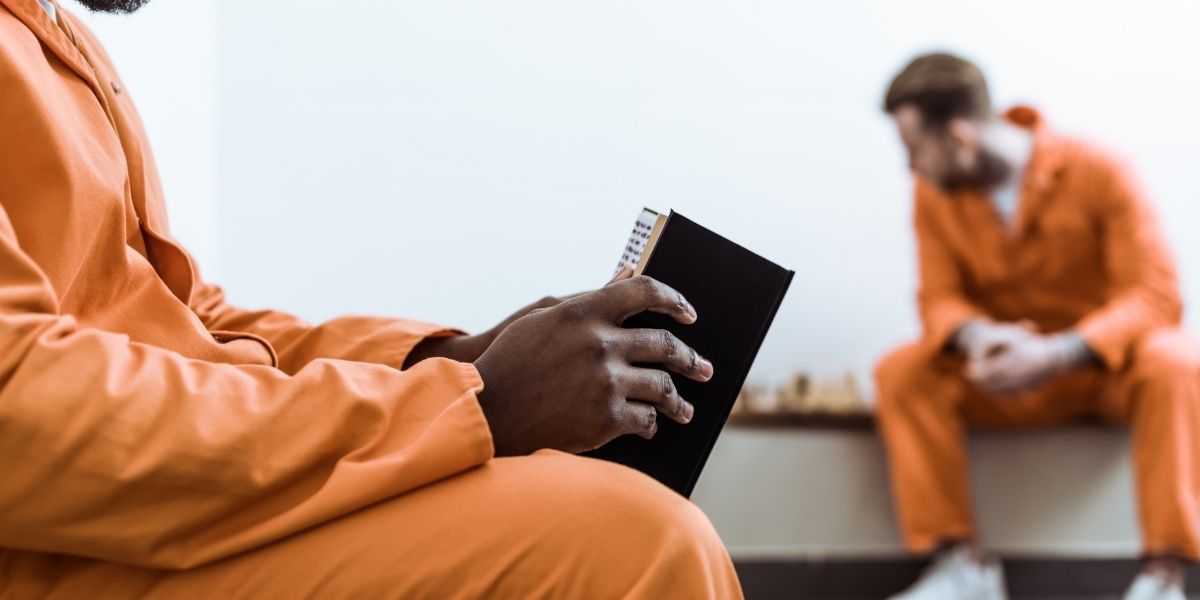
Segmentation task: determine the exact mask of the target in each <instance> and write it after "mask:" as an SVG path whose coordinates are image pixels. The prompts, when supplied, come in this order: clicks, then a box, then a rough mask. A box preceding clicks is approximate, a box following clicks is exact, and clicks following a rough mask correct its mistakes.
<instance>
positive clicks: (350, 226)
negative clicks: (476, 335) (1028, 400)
mask: <svg viewBox="0 0 1200 600" xmlns="http://www.w3.org/2000/svg"><path fill="white" fill-rule="evenodd" d="M67 6H68V8H73V9H75V10H76V11H77V12H79V11H81V9H78V8H77V7H73V6H71V5H69V4H67ZM1198 13H1200V8H1198V5H1196V4H1194V3H1188V2H1138V3H1130V2H1095V1H1089V2H1083V1H1076V2H1053V3H1048V2H1034V1H1028V0H1022V1H1009V2H1004V3H999V2H996V3H990V4H979V3H962V2H952V1H948V0H939V1H923V2H904V3H896V2H885V1H877V2H823V3H816V2H795V1H762V2H745V1H734V0H724V1H714V0H688V1H682V0H680V1H671V2H645V1H641V2H635V1H609V2H590V3H584V2H562V1H551V0H510V1H507V2H465V1H446V2H407V1H405V2H387V1H383V0H377V1H371V0H342V1H340V2H336V3H335V2H315V1H311V0H309V1H300V0H296V1H292V2H280V1H276V2H265V1H263V2H241V1H234V0H190V1H188V0H154V1H152V2H151V3H150V4H149V6H148V7H147V8H146V9H144V10H143V11H142V12H140V13H138V14H137V15H134V16H133V17H129V18H124V17H118V18H114V17H95V18H89V20H90V22H92V23H93V24H94V25H95V27H96V29H97V33H98V34H99V35H100V36H101V38H102V39H103V40H105V41H106V42H107V44H108V46H109V49H110V51H111V53H112V54H113V56H114V58H115V60H116V61H117V63H118V66H119V67H122V69H123V72H124V78H125V80H126V82H127V83H128V86H129V88H130V89H131V90H132V91H133V94H134V95H135V98H136V99H137V100H138V102H139V105H140V107H141V110H142V113H143V117H144V118H145V120H146V124H147V127H148V129H149V130H150V135H151V138H152V141H153V144H154V147H155V149H156V151H157V154H158V159H159V164H160V166H161V167H162V171H163V173H162V174H163V178H164V183H165V186H166V190H167V194H168V199H169V203H170V206H171V210H172V211H173V215H172V216H173V220H174V229H175V231H176V233H177V235H178V236H179V237H180V238H182V239H183V240H184V241H185V242H187V243H188V244H189V245H190V246H191V248H192V249H193V251H194V252H195V253H196V255H197V256H198V258H199V260H200V263H201V265H202V266H203V267H204V269H205V273H206V274H207V275H208V276H210V277H212V278H214V279H216V280H218V281H219V282H221V283H222V284H223V285H224V286H225V287H226V289H227V291H228V292H229V295H230V297H231V298H232V299H233V300H234V301H236V302H239V303H242V304H245V305H248V306H272V307H282V308H285V309H288V310H291V311H294V312H296V313H298V314H300V315H303V316H305V317H307V318H310V319H313V320H318V319H322V318H325V317H329V316H333V315H336V314H340V313H346V312H370V313H383V314H403V315H406V316H411V317H416V318H422V319H426V320H434V321H440V322H446V323H450V324H456V325H460V326H462V327H465V328H467V329H471V330H476V329H481V328H485V327H488V326H490V325H491V324H493V323H494V322H496V321H498V320H500V319H501V318H502V317H503V316H505V315H506V314H507V313H508V312H509V311H511V310H512V309H515V308H517V307H518V306H520V305H522V304H525V303H526V302H529V301H532V300H534V299H536V298H538V297H540V296H542V295H544V294H546V293H566V292H572V291H576V290H580V289H583V288H587V287H590V286H595V285H597V284H599V283H601V282H603V281H604V280H605V279H606V277H607V276H608V275H609V273H610V272H611V269H612V267H613V265H614V264H615V262H616V260H617V259H618V258H619V255H620V252H621V249H622V247H623V243H624V241H625V238H626V236H627V235H628V230H629V229H630V227H631V226H632V223H633V219H634V218H635V217H636V215H637V212H638V210H639V209H640V208H641V207H642V206H643V205H647V206H651V207H656V208H660V209H668V208H674V209H675V210H678V211H680V212H683V213H684V214H686V215H688V216H689V217H692V218H693V219H696V220H698V221H700V222H701V223H704V224H706V225H707V226H709V227H710V228H712V229H715V230H717V231H718V232H720V233H723V234H725V235H726V236H728V237H731V238H733V239H735V240H738V241H740V242H742V243H743V244H744V245H746V246H748V247H750V248H751V249H753V250H756V251H758V252H760V253H762V254H764V255H766V256H767V257H769V258H772V259H774V260H775V261H777V262H780V263H782V264H784V265H786V266H788V267H791V268H793V269H795V270H796V271H797V277H796V280H795V283H794V284H793V287H792V291H791V294H790V296H789V298H788V300H787V302H786V304H785V306H784V307H783V309H782V310H781V311H780V313H779V316H778V319H777V321H776V324H775V327H774V329H773V331H772V333H771V335H770V337H769V338H768V341H767V343H766V345H765V346H764V348H763V350H762V354H761V356H760V360H759V363H758V365H757V366H756V370H755V373H754V374H753V375H752V379H755V380H758V381H766V380H778V379H781V378H783V377H785V376H787V375H788V374H789V373H790V372H791V371H792V370H794V369H798V368H801V369H807V370H813V371H816V372H818V373H822V374H830V375H833V374H838V373H840V372H841V371H843V370H846V369H852V370H854V371H856V372H858V373H859V374H860V375H866V374H867V373H868V372H869V367H870V365H871V363H872V362H873V360H874V359H875V358H877V357H878V356H879V355H880V354H881V353H882V352H884V351H885V350H886V349H887V348H888V347H889V346H891V345H894V344H896V343H899V342H901V341H903V340H905V339H907V338H911V337H913V336H915V335H916V334H917V324H916V320H915V314H914V310H913V305H912V298H911V296H912V292H913V287H914V281H913V279H914V269H913V258H912V251H913V249H912V239H911V231H910V227H909V222H908V220H909V203H910V197H909V191H910V181H909V176H908V174H907V173H906V172H905V169H904V164H905V163H904V157H903V155H902V152H901V149H900V146H899V145H898V143H897V141H896V140H895V134H894V132H893V131H892V129H891V127H890V124H889V122H888V121H887V119H886V118H885V117H884V116H883V115H882V114H881V113H880V111H879V104H880V97H881V94H882V92H883V88H884V86H885V85H886V83H887V80H888V79H889V77H890V76H891V75H892V74H893V73H894V72H895V71H896V70H897V69H898V68H899V67H901V66H902V65H903V63H904V62H905V61H906V60H907V59H908V58H910V57H911V56H912V55H913V54H914V53H916V52H919V51H923V50H929V49H951V50H955V51H958V52H961V53H963V54H965V55H966V56H968V57H970V58H972V59H975V60H977V61H978V62H979V63H980V64H981V65H982V66H983V67H984V68H985V70H986V72H987V74H988V75H989V76H990V79H991V80H992V83H993V90H994V92H995V95H996V97H997V100H998V102H999V103H1000V104H1007V103H1010V102H1013V101H1031V102H1034V103H1035V104H1036V105H1037V106H1039V107H1041V108H1042V109H1044V111H1045V112H1046V113H1047V114H1048V116H1049V117H1050V118H1051V119H1052V122H1053V123H1055V124H1057V125H1058V126H1059V127H1060V128H1061V129H1064V130H1067V131H1070V132H1075V133H1080V134H1083V135H1085V136H1086V137H1088V138H1091V139H1093V140H1097V141H1099V142H1102V143H1103V144H1104V145H1106V146H1108V147H1111V148H1114V149H1117V150H1118V151H1119V152H1120V153H1122V154H1124V155H1125V156H1128V157H1130V158H1132V159H1133V161H1134V162H1135V164H1137V165H1138V167H1139V171H1140V173H1141V174H1142V176H1143V177H1142V178H1143V180H1144V181H1145V182H1146V184H1147V187H1148V189H1149V190H1150V191H1151V192H1152V195H1153V196H1154V197H1155V198H1156V199H1157V201H1158V204H1159V206H1160V212H1161V213H1162V214H1163V216H1164V221H1165V223H1164V224H1165V228H1166V230H1167V232H1168V234H1169V236H1170V238H1171V239H1172V241H1173V242H1174V245H1175V248H1176V251H1177V254H1178V255H1179V258H1180V261H1181V263H1182V266H1183V275H1184V287H1185V290H1184V291H1185V295H1186V297H1187V298H1188V299H1195V298H1197V297H1198V296H1197V293H1196V292H1197V287H1198V286H1200V239H1197V237H1196V236H1194V235H1192V228H1193V223H1195V222H1196V221H1197V216H1198V215H1200V206H1198V204H1197V200H1200V181H1198V180H1197V177H1196V169H1195V163H1196V158H1195V150H1194V144H1195V140H1196V139H1197V138H1198V137H1200V115H1198V113H1197V110H1196V107H1197V106H1200V98H1198V97H1197V96H1198V95H1200V69H1196V68H1195V64H1194V63H1195V60H1194V58H1195V57H1196V56H1200V36H1196V35H1195V26H1196V23H1197V22H1200V19H1198V18H1197V17H1200V14H1198Z"/></svg>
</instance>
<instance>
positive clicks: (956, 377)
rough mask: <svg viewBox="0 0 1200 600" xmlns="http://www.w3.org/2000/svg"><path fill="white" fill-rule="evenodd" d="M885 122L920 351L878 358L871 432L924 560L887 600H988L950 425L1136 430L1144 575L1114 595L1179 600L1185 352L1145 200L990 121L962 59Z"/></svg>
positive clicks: (1088, 165) (963, 459)
mask: <svg viewBox="0 0 1200 600" xmlns="http://www.w3.org/2000/svg"><path fill="white" fill-rule="evenodd" d="M884 109H885V110H886V111H887V113H888V114H889V115H891V117H892V118H893V119H894V121H895V123H896V126H897V128H898V129H899V133H900V137H901V139H902V140H903V142H904V145H905V148H906V149H907V152H908V158H909V167H910V168H911V169H912V172H913V173H914V174H915V175H916V190H915V209H914V222H915V228H916V236H917V247H918V263H919V271H920V285H919V292H918V304H919V309H920V314H921V319H922V322H923V325H924V335H923V338H922V339H921V340H920V341H919V342H917V343H914V344H910V345H907V346H904V347H902V348H899V349H897V350H895V351H894V352H892V353H891V354H890V355H888V356H887V357H886V358H884V359H883V360H882V361H881V362H880V364H879V366H878V368H877V371H876V385H877V390H878V418H879V424H880V431H881V434H882V436H883V440H884V443H885V445H886V447H887V451H888V455H889V461H890V466H891V471H892V485H893V492H894V495H895V501H896V504H897V509H898V513H899V518H900V524H901V528H902V530H903V533H904V538H905V542H906V545H907V546H908V548H909V549H910V550H911V551H913V552H931V551H937V552H938V556H937V557H936V559H935V560H934V563H933V566H932V567H930V569H929V570H928V572H927V573H926V574H925V575H924V577H922V579H921V580H920V581H919V582H917V583H916V584H915V585H914V586H913V587H912V588H910V589H909V590H908V591H907V592H905V593H904V594H902V595H901V596H900V597H901V598H912V599H917V598H980V599H984V598H988V599H990V598H1003V597H1004V596H1005V592H1004V584H1003V575H1002V573H1001V570H1000V566H999V563H998V562H997V561H996V560H994V559H991V558H988V557H986V555H985V553H984V552H983V551H982V549H981V547H980V546H979V543H978V539H977V532H976V529H975V525H974V521H973V518H972V514H971V506H970V501H969V494H968V485H969V478H968V474H967V456H966V451H965V447H964V435H963V433H964V427H965V426H968V425H969V426H976V427H988V428H1004V427H1031V426H1039V425H1052V424H1058V423H1066V422H1070V421H1075V420H1078V419H1081V418H1086V417H1096V418H1100V419H1103V420H1105V421H1110V422H1115V423H1125V424H1128V425H1129V426H1130V427H1131V428H1132V431H1133V454H1134V456H1133V460H1134V470H1135V474H1136V480H1137V500H1138V505H1139V511H1138V515H1139V519H1140V523H1141V528H1142V532H1143V536H1144V556H1145V558H1146V561H1145V566H1144V568H1143V570H1142V571H1141V573H1140V574H1139V575H1138V577H1137V579H1136V580H1135V581H1134V582H1133V584H1132V585H1131V586H1130V588H1129V590H1128V592H1127V594H1126V598H1139V599H1141V598H1145V599H1150V598H1154V599H1159V598H1162V599H1166V598H1179V599H1182V598H1183V597H1184V596H1183V591H1182V590H1183V567H1184V564H1185V561H1194V560H1196V558H1197V557H1198V556H1200V537H1198V532H1197V499H1198V493H1200V490H1198V486H1200V478H1198V476H1200V474H1198V473H1197V465H1198V464H1200V463H1198V462H1197V461H1198V460H1200V459H1198V456H1200V445H1198V444H1197V432H1198V431H1200V429H1198V427H1200V377H1198V371H1197V369H1198V367H1200V346H1198V345H1197V344H1196V342H1195V340H1193V339H1192V338H1191V337H1189V336H1187V335H1185V334H1184V333H1183V332H1181V331H1180V330H1179V329H1178V326H1179V319H1180V313H1181V303H1180V299H1179V290H1178V284H1177V282H1176V274H1175V267H1174V264H1173V261H1172V258H1171V254H1170V251H1169V249H1168V248H1167V244H1166V242H1165V241H1164V239H1163V237H1162V235H1161V233H1160V232H1159V229H1158V226H1157V224H1156V223H1155V219H1154V216H1153V214H1152V212H1151V209H1150V206H1149V205H1148V203H1147V202H1146V200H1145V197H1144V196H1143V194H1142V193H1141V191H1140V190H1139V189H1138V188H1137V187H1136V186H1135V185H1134V183H1133V182H1132V181H1131V178H1130V176H1129V171H1128V170H1127V169H1125V168H1124V167H1122V166H1121V165H1119V164H1118V163H1117V162H1116V161H1114V160H1113V159H1112V158H1111V157H1109V156H1108V155H1106V154H1104V153H1102V152H1100V151H1098V150H1096V149H1095V148H1093V147H1090V146H1088V145H1086V144H1084V143H1081V142H1080V141H1078V140H1074V139H1070V138H1066V137H1063V136H1060V135H1057V134H1056V133H1054V132H1053V131H1052V130H1051V129H1050V128H1049V127H1048V126H1047V125H1046V124H1045V122H1044V121H1043V119H1042V117H1041V116H1040V115H1039V114H1038V113H1037V112H1036V111H1035V110H1033V109H1031V108H1028V107H1016V108H1013V109H1010V110H1009V111H1007V112H1005V113H1003V114H997V113H996V112H994V111H993V109H992V105H991V101H990V99H989V96H988V88H987V83H986V82H985V80H984V77H983V74H982V73H981V72H980V70H979V69H978V68H977V67H976V66H975V65H973V64H971V63H969V62H967V61H965V60H963V59H961V58H958V57H955V56H951V55H948V54H930V55H926V56H921V57H919V58H917V59H916V60H914V61H912V63H910V64H909V65H908V66H907V67H906V68H905V69H904V70H903V71H901V72H900V74H898V75H897V76H896V78H895V79H894V80H893V81H892V83H891V86H890V87H889V89H888V91H887V95H886V99H885V101H884ZM1014 492H1015V490H1014Z"/></svg>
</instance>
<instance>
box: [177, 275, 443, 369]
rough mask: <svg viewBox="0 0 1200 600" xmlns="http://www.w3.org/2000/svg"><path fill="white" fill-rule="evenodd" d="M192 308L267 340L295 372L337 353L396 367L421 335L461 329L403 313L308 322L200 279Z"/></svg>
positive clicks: (224, 326)
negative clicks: (237, 298)
mask: <svg viewBox="0 0 1200 600" xmlns="http://www.w3.org/2000/svg"><path fill="white" fill-rule="evenodd" d="M191 307H192V310H193V311H194V312H195V313H196V315H197V316H199V317H200V320H201V321H202V322H204V325H205V327H207V328H208V329H209V331H239V332H243V333H252V334H255V335H258V336H260V337H262V338H263V339H265V340H267V341H268V342H270V344H271V346H273V347H274V348H275V351H276V353H278V355H279V368H280V369H282V370H283V371H284V372H286V373H295V372H296V371H298V370H299V369H300V368H301V367H303V366H304V365H306V364H308V363H309V362H311V361H313V360H316V359H318V358H338V359H342V360H352V361H358V362H369V363H376V364H381V365H388V366H391V367H394V368H397V369H399V368H401V366H402V365H403V364H404V359H405V358H406V357H407V356H408V353H409V352H410V351H411V350H412V349H413V348H414V347H415V346H416V345H417V344H418V343H419V342H421V340H424V339H425V338H427V337H445V336H452V335H461V334H462V333H463V332H462V331H459V330H457V329H451V328H448V327H443V326H441V325H434V324H431V323H422V322H420V321H412V320H408V319H394V318H385V317H369V316H347V317H338V318H336V319H332V320H329V321H326V322H324V323H321V324H319V325H310V324H308V323H306V322H305V321H303V320H301V319H299V318H297V317H295V316H292V315H290V314H287V313H283V312H280V311H274V310H245V309H241V308H238V307H235V306H232V305H230V304H229V303H227V302H226V301H225V294H224V292H223V291H222V290H221V288H219V287H217V286H215V285H211V284H204V283H202V284H200V285H198V286H197V288H196V290H195V291H193V293H192V298H191Z"/></svg>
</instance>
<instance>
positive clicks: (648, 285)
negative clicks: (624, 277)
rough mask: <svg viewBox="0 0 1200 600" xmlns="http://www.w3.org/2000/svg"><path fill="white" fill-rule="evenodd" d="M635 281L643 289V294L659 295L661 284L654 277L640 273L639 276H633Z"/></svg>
mask: <svg viewBox="0 0 1200 600" xmlns="http://www.w3.org/2000/svg"><path fill="white" fill-rule="evenodd" d="M633 281H634V282H636V285H637V286H638V289H639V290H641V292H642V293H643V294H646V295H647V296H650V297H654V296H657V295H658V292H659V289H658V286H659V284H658V282H657V281H655V280H654V279H651V278H650V277H646V276H645V275H639V276H637V277H635V278H633Z"/></svg>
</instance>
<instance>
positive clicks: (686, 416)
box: [683, 400, 696, 423]
mask: <svg viewBox="0 0 1200 600" xmlns="http://www.w3.org/2000/svg"><path fill="white" fill-rule="evenodd" d="M695 414H696V407H694V406H692V403H691V402H688V401H687V400H684V401H683V422H684V423H691V422H692V416H694V415H695Z"/></svg>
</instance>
